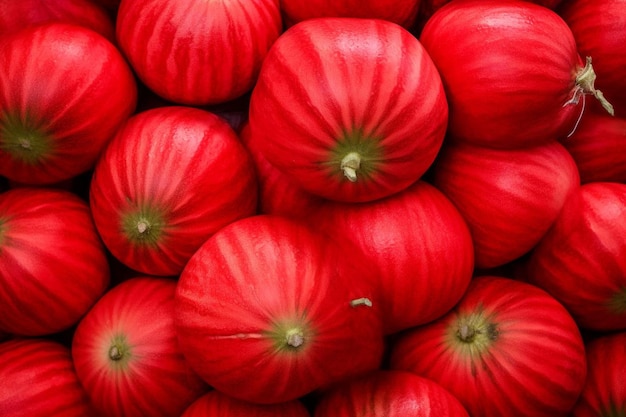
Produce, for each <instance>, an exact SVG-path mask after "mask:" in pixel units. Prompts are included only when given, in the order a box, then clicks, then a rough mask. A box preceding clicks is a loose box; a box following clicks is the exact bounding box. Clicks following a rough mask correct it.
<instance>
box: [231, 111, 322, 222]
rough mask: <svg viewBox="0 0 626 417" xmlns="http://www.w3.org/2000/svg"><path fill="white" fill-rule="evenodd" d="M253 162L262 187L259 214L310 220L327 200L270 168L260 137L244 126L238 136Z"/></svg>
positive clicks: (274, 168)
mask: <svg viewBox="0 0 626 417" xmlns="http://www.w3.org/2000/svg"><path fill="white" fill-rule="evenodd" d="M239 137H240V139H241V141H242V142H243V143H244V145H245V146H246V148H247V149H248V151H250V155H251V157H252V159H253V161H254V165H255V168H256V173H257V178H258V183H259V211H260V212H261V213H263V214H278V215H283V216H288V217H302V218H304V217H307V216H308V215H310V214H312V213H313V212H314V211H316V210H317V209H318V208H319V206H320V205H322V204H323V203H324V202H325V201H326V199H324V198H322V197H320V196H318V195H315V194H311V193H309V192H307V191H305V190H304V189H303V188H302V187H300V186H299V185H298V184H297V183H295V182H294V181H293V180H291V179H290V178H289V177H288V176H286V175H285V174H283V173H282V172H280V171H279V170H278V169H277V168H276V167H275V166H274V165H272V164H270V163H269V162H268V160H267V159H266V158H265V156H263V153H262V152H261V150H260V149H259V146H260V145H259V138H258V135H253V134H252V131H251V129H250V124H249V123H245V124H244V126H243V127H242V129H241V132H240V134H239Z"/></svg>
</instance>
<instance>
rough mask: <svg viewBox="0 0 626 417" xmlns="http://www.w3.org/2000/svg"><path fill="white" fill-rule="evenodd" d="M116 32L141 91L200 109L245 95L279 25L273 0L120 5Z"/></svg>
mask: <svg viewBox="0 0 626 417" xmlns="http://www.w3.org/2000/svg"><path fill="white" fill-rule="evenodd" d="M116 29H117V39H118V42H119V45H120V47H121V49H122V50H123V51H124V53H125V54H126V56H127V57H128V60H129V61H130V63H131V65H132V67H133V68H134V69H135V71H136V72H137V75H138V76H139V78H140V79H141V80H142V81H143V82H144V83H145V84H146V86H148V87H149V88H150V89H151V90H153V91H154V92H156V93H157V94H158V95H160V96H161V97H163V98H165V99H167V100H170V101H172V102H175V103H180V104H188V105H204V104H215V103H221V102H225V101H229V100H233V99H235V98H237V97H239V96H241V95H243V94H244V93H247V92H248V91H249V90H250V89H252V86H253V84H254V83H255V81H256V78H257V75H258V72H259V68H260V66H261V62H262V61H263V59H264V58H265V55H266V54H267V51H268V49H269V48H270V46H271V45H272V44H273V43H274V41H275V40H276V39H277V38H278V36H279V35H280V33H281V31H282V21H281V16H280V10H279V5H278V0H246V1H243V2H239V1H228V0H213V1H205V0H165V1H163V0H147V1H146V0H125V1H123V2H122V3H121V4H120V7H119V10H118V13H117V25H116Z"/></svg>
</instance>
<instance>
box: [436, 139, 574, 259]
mask: <svg viewBox="0 0 626 417" xmlns="http://www.w3.org/2000/svg"><path fill="white" fill-rule="evenodd" d="M579 181H580V179H579V174H578V170H577V167H576V163H575V161H574V160H573V158H572V157H571V155H570V154H569V153H568V152H567V150H566V149H565V148H564V147H563V146H562V145H561V144H560V143H558V142H556V141H553V142H551V143H547V144H544V145H540V146H536V147H532V148H524V149H509V150H506V149H491V148H486V147H480V146H472V145H467V144H461V143H457V144H454V145H450V146H446V147H445V148H444V149H443V150H442V152H441V153H440V154H439V157H438V160H437V163H436V165H435V167H434V169H433V183H434V185H435V186H436V187H437V188H439V189H440V190H441V191H442V192H443V193H444V194H445V195H446V196H447V197H448V198H449V199H450V200H451V201H452V202H453V203H454V204H455V205H456V207H457V208H458V210H459V211H460V213H461V215H462V216H463V217H464V218H465V220H466V222H467V224H468V226H469V228H470V231H471V233H472V237H473V239H474V246H475V254H476V261H475V263H476V266H477V267H478V268H480V269H489V268H495V267H498V266H502V265H504V264H507V263H509V262H511V261H514V260H516V259H518V258H519V257H521V256H523V255H525V254H527V253H528V252H529V251H530V250H531V249H532V248H533V247H534V246H535V245H536V244H537V243H538V242H539V240H540V239H541V238H542V237H543V235H544V234H545V233H546V232H547V231H548V229H549V228H550V226H551V225H552V223H553V222H554V221H555V220H556V218H557V216H558V214H559V212H560V210H561V208H562V207H563V205H564V204H565V201H566V200H567V198H568V197H569V196H570V195H571V194H573V193H575V191H576V189H577V188H578V186H579Z"/></svg>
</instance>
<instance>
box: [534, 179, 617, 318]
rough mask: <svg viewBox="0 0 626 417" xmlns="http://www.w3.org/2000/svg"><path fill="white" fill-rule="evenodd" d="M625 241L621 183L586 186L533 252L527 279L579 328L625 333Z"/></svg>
mask: <svg viewBox="0 0 626 417" xmlns="http://www.w3.org/2000/svg"><path fill="white" fill-rule="evenodd" d="M624 236H626V184H619V183H610V182H593V183H589V184H585V185H583V186H581V187H580V188H579V189H578V190H577V192H576V193H575V194H574V195H573V196H572V197H571V198H570V199H568V200H567V202H566V204H565V205H564V207H563V210H562V211H561V213H560V214H559V217H558V218H557V220H556V222H555V223H554V225H553V227H552V228H551V229H550V230H549V231H548V232H547V234H546V235H545V236H544V237H543V238H542V240H541V242H539V244H538V245H537V247H536V248H535V249H534V250H533V253H532V255H531V257H530V260H529V263H528V267H527V271H528V279H529V280H530V282H532V283H534V284H535V285H537V286H540V287H542V288H544V289H545V290H546V291H548V292H549V293H550V294H552V296H554V297H555V298H556V299H558V300H559V301H561V302H562V303H563V305H565V307H567V308H568V309H569V311H570V312H571V313H572V315H573V316H574V318H575V319H576V321H577V323H578V325H579V326H581V327H583V328H587V329H593V330H619V329H622V330H626V240H624Z"/></svg>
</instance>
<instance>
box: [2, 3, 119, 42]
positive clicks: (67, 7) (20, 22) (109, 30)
mask: <svg viewBox="0 0 626 417" xmlns="http://www.w3.org/2000/svg"><path fill="white" fill-rule="evenodd" d="M52 21H62V22H66V23H73V24H77V25H81V26H85V27H87V28H89V29H92V30H95V31H96V32H98V33H99V34H101V35H102V36H104V37H105V38H107V39H108V40H110V41H111V42H115V26H114V24H113V19H111V16H110V15H109V14H108V13H107V11H106V10H105V9H104V8H103V7H101V6H100V5H97V4H96V3H94V2H91V1H89V0H57V1H55V2H54V3H52V2H49V1H45V0H22V1H3V2H2V7H1V8H0V35H1V36H4V35H7V34H9V33H14V32H16V31H18V30H20V29H23V28H26V27H29V26H33V25H38V24H42V23H47V22H52Z"/></svg>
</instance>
